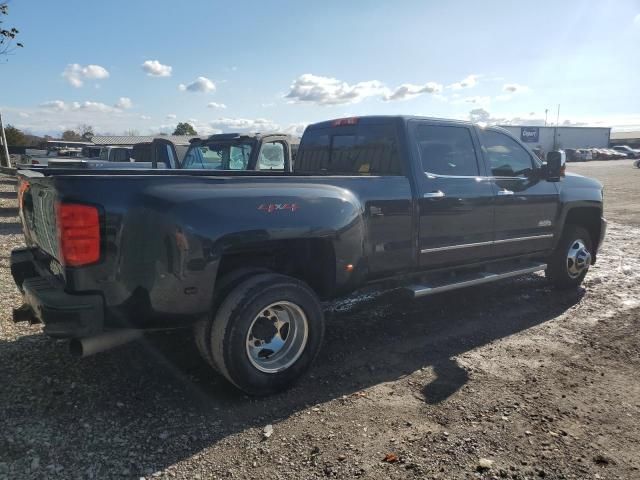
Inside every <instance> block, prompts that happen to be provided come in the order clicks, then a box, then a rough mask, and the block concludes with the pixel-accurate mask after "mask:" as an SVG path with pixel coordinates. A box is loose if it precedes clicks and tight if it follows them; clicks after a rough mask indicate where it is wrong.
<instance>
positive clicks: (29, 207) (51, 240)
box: [18, 176, 58, 259]
mask: <svg viewBox="0 0 640 480" xmlns="http://www.w3.org/2000/svg"><path fill="white" fill-rule="evenodd" d="M56 198H57V195H56V191H55V188H54V186H53V183H52V179H51V177H41V178H37V179H32V178H27V177H24V176H18V202H19V206H20V219H21V220H22V228H23V230H24V235H25V240H26V242H27V245H28V246H30V247H34V246H37V247H39V248H40V249H41V250H42V251H44V252H45V253H47V254H49V255H50V256H52V257H53V258H56V259H57V258H58V235H57V229H56V209H55V205H56Z"/></svg>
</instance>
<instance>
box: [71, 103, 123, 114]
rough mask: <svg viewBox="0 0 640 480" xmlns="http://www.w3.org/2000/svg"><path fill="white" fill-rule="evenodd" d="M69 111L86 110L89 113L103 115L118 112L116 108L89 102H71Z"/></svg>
mask: <svg viewBox="0 0 640 480" xmlns="http://www.w3.org/2000/svg"><path fill="white" fill-rule="evenodd" d="M71 109H72V110H86V111H89V112H103V113H108V112H114V111H117V110H118V109H117V108H115V107H110V106H109V105H106V104H104V103H102V102H91V101H84V102H73V103H72V104H71Z"/></svg>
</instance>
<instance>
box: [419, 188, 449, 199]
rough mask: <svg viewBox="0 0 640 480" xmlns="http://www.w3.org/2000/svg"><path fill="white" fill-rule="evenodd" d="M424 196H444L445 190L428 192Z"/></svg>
mask: <svg viewBox="0 0 640 480" xmlns="http://www.w3.org/2000/svg"><path fill="white" fill-rule="evenodd" d="M423 197H424V198H442V197H444V192H443V191H442V190H436V191H435V192H428V193H425V194H424V195H423Z"/></svg>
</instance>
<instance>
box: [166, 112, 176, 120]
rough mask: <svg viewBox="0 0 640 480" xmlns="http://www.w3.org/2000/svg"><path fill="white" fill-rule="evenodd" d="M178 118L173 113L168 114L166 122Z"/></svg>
mask: <svg viewBox="0 0 640 480" xmlns="http://www.w3.org/2000/svg"><path fill="white" fill-rule="evenodd" d="M176 118H178V116H177V115H176V114H175V113H170V114H168V115H167V120H175V119H176Z"/></svg>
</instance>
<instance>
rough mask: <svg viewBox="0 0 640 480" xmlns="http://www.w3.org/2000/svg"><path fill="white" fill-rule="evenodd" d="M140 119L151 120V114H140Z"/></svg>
mask: <svg viewBox="0 0 640 480" xmlns="http://www.w3.org/2000/svg"><path fill="white" fill-rule="evenodd" d="M140 120H151V117H150V116H149V115H140Z"/></svg>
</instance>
